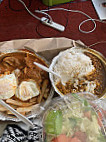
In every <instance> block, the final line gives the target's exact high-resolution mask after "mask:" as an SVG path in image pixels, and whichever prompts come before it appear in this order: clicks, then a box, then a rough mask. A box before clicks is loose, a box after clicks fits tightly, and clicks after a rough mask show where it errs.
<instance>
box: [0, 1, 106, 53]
mask: <svg viewBox="0 0 106 142" xmlns="http://www.w3.org/2000/svg"><path fill="white" fill-rule="evenodd" d="M23 1H24V2H25V3H26V5H27V6H28V7H29V9H30V10H31V11H32V12H33V13H34V10H35V9H36V10H38V9H46V8H47V9H48V7H47V6H45V5H43V4H42V2H41V0H23ZM56 7H63V8H67V9H73V10H81V11H83V12H85V13H87V14H88V15H89V16H91V17H92V18H96V19H98V16H97V13H96V11H95V9H94V7H93V4H92V2H91V0H88V1H83V2H80V0H75V1H74V3H68V4H64V5H63V4H62V5H59V6H56ZM49 14H50V15H51V16H52V18H53V20H54V21H55V22H57V23H60V24H62V25H64V26H65V27H66V29H65V31H64V32H59V31H57V30H54V29H52V28H50V27H47V26H45V25H43V24H41V22H40V21H38V20H37V19H35V18H33V17H32V16H31V15H30V14H28V12H27V11H26V10H25V9H24V7H23V6H22V4H21V3H19V2H18V1H17V0H14V1H13V0H4V1H3V2H2V3H1V4H0V41H7V40H12V39H26V38H30V39H32V38H37V39H38V38H46V37H67V38H71V39H74V40H81V41H82V42H84V43H85V44H86V45H91V44H93V43H95V42H99V41H105V40H106V24H103V23H100V22H97V28H96V30H95V31H94V32H93V33H89V34H84V33H81V32H80V31H79V30H78V26H79V24H80V23H81V22H82V21H83V20H85V19H86V17H85V16H83V15H81V14H79V13H72V12H65V11H50V12H49ZM37 15H38V16H39V17H42V15H41V14H37ZM92 27H93V24H92V22H91V21H89V22H88V23H86V24H84V25H83V26H82V28H83V30H90V29H91V28H92ZM92 48H94V49H96V50H98V51H100V52H101V53H102V54H104V56H106V43H101V44H98V45H96V46H93V47H92Z"/></svg>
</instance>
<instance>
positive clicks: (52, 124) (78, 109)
mask: <svg viewBox="0 0 106 142" xmlns="http://www.w3.org/2000/svg"><path fill="white" fill-rule="evenodd" d="M73 96H74V97H71V99H70V98H69V97H68V99H67V100H66V99H60V100H59V99H57V100H56V101H55V102H54V103H53V106H51V107H50V108H49V109H48V110H47V112H46V113H45V116H44V120H43V122H44V131H43V136H44V142H105V140H106V139H105V130H104V127H103V124H102V121H101V119H100V118H101V117H102V115H101V113H100V112H98V113H97V112H96V111H95V109H94V108H93V107H92V106H91V105H90V104H89V103H88V101H87V100H86V99H84V98H79V97H78V96H77V95H76V94H73ZM99 116H100V117H99Z"/></svg>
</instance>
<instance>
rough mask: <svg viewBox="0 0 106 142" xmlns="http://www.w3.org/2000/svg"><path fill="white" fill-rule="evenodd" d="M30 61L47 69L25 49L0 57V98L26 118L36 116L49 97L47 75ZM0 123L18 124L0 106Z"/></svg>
mask: <svg viewBox="0 0 106 142" xmlns="http://www.w3.org/2000/svg"><path fill="white" fill-rule="evenodd" d="M34 61H36V62H38V63H41V64H43V65H45V66H47V67H48V62H47V61H46V60H45V59H44V58H43V57H41V56H39V55H38V54H35V53H33V52H30V51H28V50H14V51H7V52H5V53H2V54H1V55H0V87H1V88H0V99H3V100H4V101H5V102H6V103H7V104H9V105H10V106H12V107H13V108H14V109H16V110H17V111H18V112H19V113H21V114H23V115H25V116H26V117H28V118H32V117H35V116H36V115H38V114H39V112H40V111H41V106H43V105H45V106H46V102H48V100H49V99H50V98H51V97H52V96H53V89H52V87H51V83H50V81H49V76H48V73H47V72H45V71H43V70H42V69H40V68H38V67H37V66H36V65H34V64H33V62H34ZM0 120H12V121H20V120H19V119H18V118H16V117H15V116H14V115H13V114H12V113H11V112H9V111H8V110H6V109H5V108H4V107H3V106H1V105H0Z"/></svg>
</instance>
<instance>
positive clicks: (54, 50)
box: [0, 37, 86, 126]
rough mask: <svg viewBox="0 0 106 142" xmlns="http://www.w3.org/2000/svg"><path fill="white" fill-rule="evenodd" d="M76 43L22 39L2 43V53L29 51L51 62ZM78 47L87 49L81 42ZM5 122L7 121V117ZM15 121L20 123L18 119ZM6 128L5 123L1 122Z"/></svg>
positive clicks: (49, 39) (62, 39)
mask: <svg viewBox="0 0 106 142" xmlns="http://www.w3.org/2000/svg"><path fill="white" fill-rule="evenodd" d="M74 43H75V41H74V40H72V39H68V38H64V37H63V38H46V39H21V40H11V41H5V42H1V43H0V52H5V51H9V50H14V49H15V50H16V49H29V50H31V51H34V52H36V53H38V54H40V55H41V56H43V57H44V58H45V59H46V60H47V61H49V62H50V61H51V60H52V58H53V57H54V56H56V55H57V54H58V53H59V52H60V51H62V50H65V49H68V48H70V47H73V45H74ZM76 45H78V46H81V47H86V46H85V45H84V44H83V43H82V42H81V41H76ZM3 120H12V119H6V118H5V116H4V117H3ZM13 121H19V120H18V119H17V118H15V119H13ZM1 124H2V125H3V126H4V125H5V123H4V122H3V123H2V121H1V122H0V126H1Z"/></svg>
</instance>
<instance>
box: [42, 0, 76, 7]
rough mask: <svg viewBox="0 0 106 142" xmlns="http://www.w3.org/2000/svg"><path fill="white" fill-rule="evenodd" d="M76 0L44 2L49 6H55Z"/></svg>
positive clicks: (49, 0)
mask: <svg viewBox="0 0 106 142" xmlns="http://www.w3.org/2000/svg"><path fill="white" fill-rule="evenodd" d="M70 1H74V0H42V2H43V3H44V4H45V5H47V6H53V5H57V4H61V3H66V2H70Z"/></svg>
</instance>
